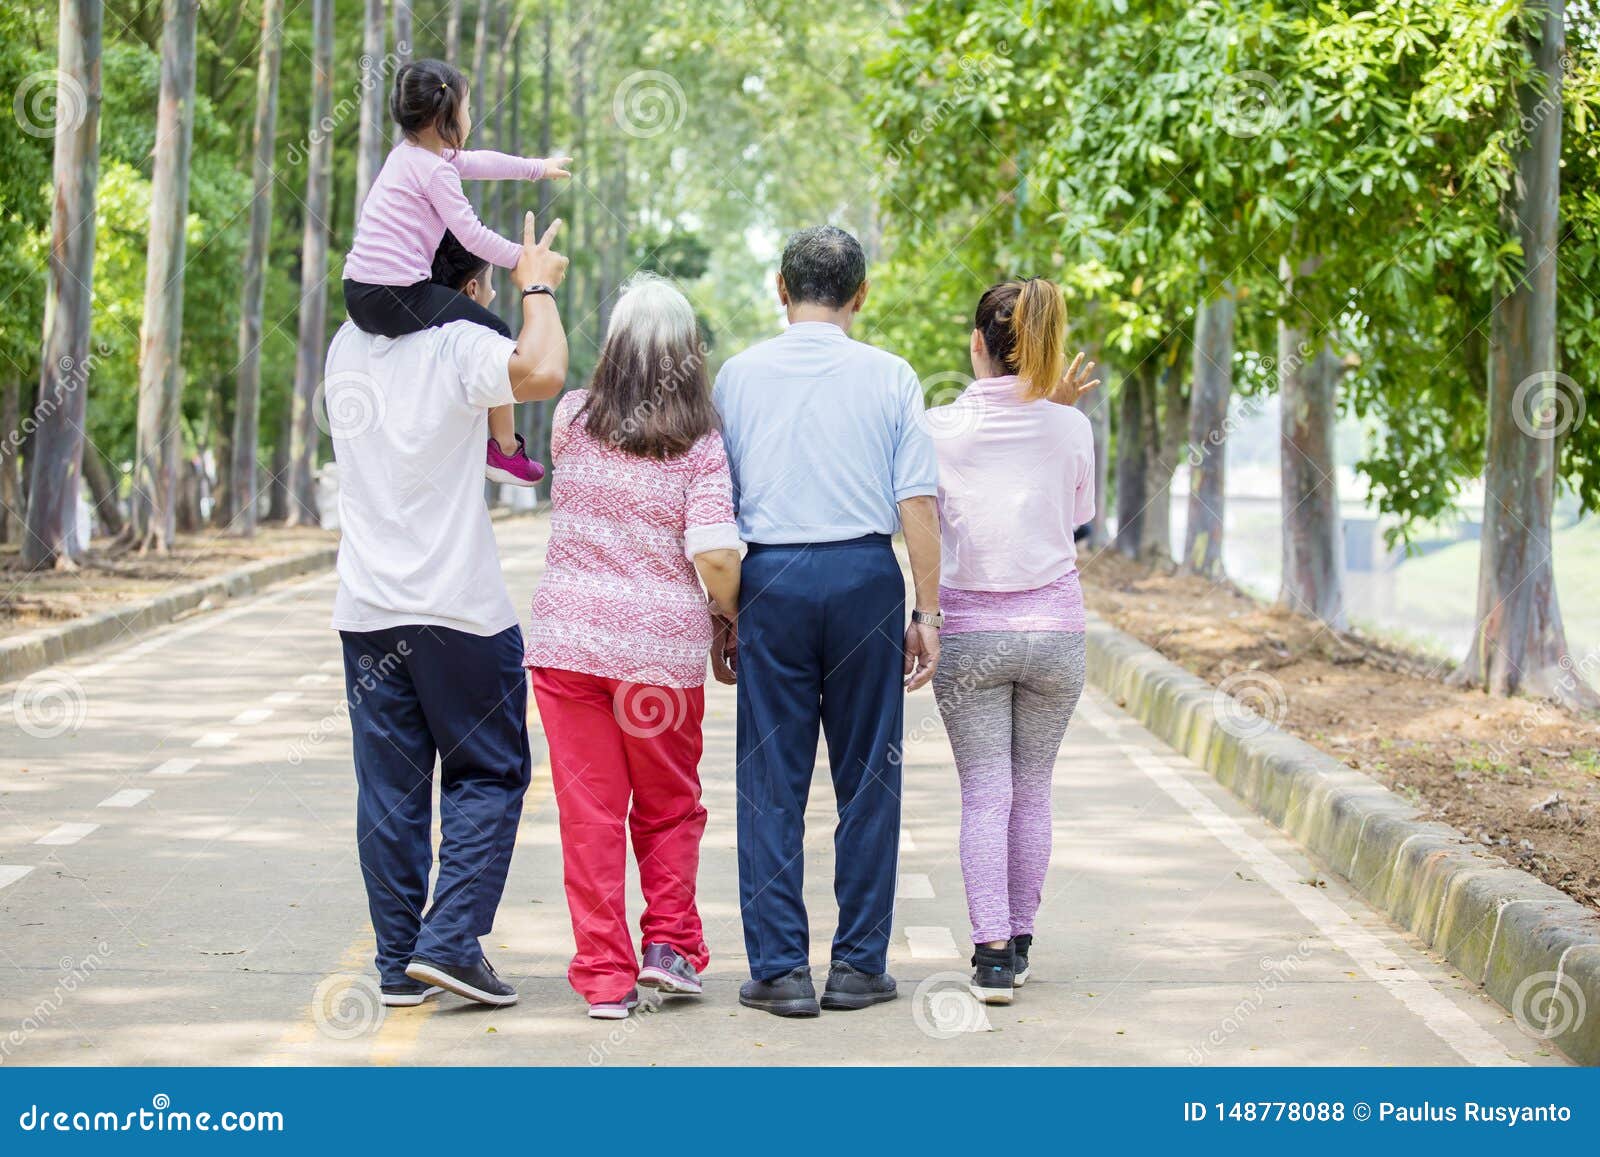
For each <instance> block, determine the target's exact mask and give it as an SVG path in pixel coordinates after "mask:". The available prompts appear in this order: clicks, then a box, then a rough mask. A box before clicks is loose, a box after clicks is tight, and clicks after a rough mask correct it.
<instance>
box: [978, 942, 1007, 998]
mask: <svg viewBox="0 0 1600 1157" xmlns="http://www.w3.org/2000/svg"><path fill="white" fill-rule="evenodd" d="M1015 964H1016V959H1015V957H1014V956H1013V955H1012V946H1011V942H1010V941H1007V942H1006V946H1005V947H1004V948H988V947H986V946H984V945H982V944H979V945H977V946H976V947H975V948H974V949H973V951H972V995H973V996H975V997H977V998H978V999H979V1000H981V1001H982V1002H983V1003H984V1004H1010V1003H1011V988H1012V985H1013V984H1014V983H1015V976H1016V972H1015V968H1014V966H1015Z"/></svg>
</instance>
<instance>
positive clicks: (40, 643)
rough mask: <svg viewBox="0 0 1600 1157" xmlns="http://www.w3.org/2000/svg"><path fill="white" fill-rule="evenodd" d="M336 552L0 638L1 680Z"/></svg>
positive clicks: (243, 570) (306, 555)
mask: <svg viewBox="0 0 1600 1157" xmlns="http://www.w3.org/2000/svg"><path fill="white" fill-rule="evenodd" d="M338 552H339V548H338V546H336V545H334V546H324V547H318V548H317V549H316V550H309V551H305V552H303V553H301V554H293V555H288V556H287V557H284V558H269V559H262V560H261V561H260V562H253V563H251V564H250V565H249V566H244V567H240V568H239V569H238V570H233V571H228V572H227V573H226V574H220V575H215V576H214V577H212V578H208V579H201V580H199V581H198V582H192V583H185V584H184V585H183V586H180V587H174V588H173V589H172V590H170V591H168V592H167V593H166V594H164V595H157V596H156V597H155V598H152V599H143V600H141V601H139V602H135V603H128V604H127V605H126V606H122V607H118V608H117V609H116V610H113V611H102V612H101V613H100V614H97V615H89V616H87V617H85V618H81V619H74V620H72V621H71V622H69V623H65V624H63V625H62V626H59V627H42V628H40V629H39V630H36V631H29V632H28V633H27V634H24V635H18V636H16V637H15V638H12V639H6V640H4V641H0V682H10V681H11V680H13V679H20V678H22V677H23V676H25V675H28V674H30V673H32V672H34V671H37V670H39V669H40V668H43V667H49V666H51V665H52V664H55V663H60V662H63V661H64V660H66V659H71V658H74V657H75V656H77V655H81V654H83V653H84V652H85V651H88V650H92V649H93V648H95V647H103V646H105V645H106V644H108V643H114V642H117V641H118V640H119V639H125V638H131V637H132V636H135V635H142V634H144V633H146V632H148V631H152V630H155V629H156V628H157V627H163V626H166V625H167V624H169V623H171V622H173V621H174V620H175V619H177V618H179V617H180V616H181V615H184V614H186V613H188V612H189V611H192V610H194V609H196V608H197V607H199V606H200V604H201V603H203V602H205V601H206V600H207V599H213V600H221V599H237V598H242V597H244V596H245V595H253V594H259V593H260V592H262V591H264V590H266V588H268V587H270V586H272V585H273V584H275V583H280V582H282V581H284V580H285V579H290V578H297V577H298V576H300V575H304V574H311V573H313V572H315V571H321V570H326V569H328V568H329V567H331V566H332V565H333V563H334V559H335V558H336V557H337V555H338Z"/></svg>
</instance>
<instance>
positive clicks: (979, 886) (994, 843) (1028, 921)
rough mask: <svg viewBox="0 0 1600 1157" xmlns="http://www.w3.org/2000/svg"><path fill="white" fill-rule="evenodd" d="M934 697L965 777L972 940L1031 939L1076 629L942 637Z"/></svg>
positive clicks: (1079, 638) (1072, 691) (1046, 857)
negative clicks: (1023, 936)
mask: <svg viewBox="0 0 1600 1157" xmlns="http://www.w3.org/2000/svg"><path fill="white" fill-rule="evenodd" d="M940 650H941V654H940V658H939V667H938V670H937V671H936V672H935V673H934V676H933V693H934V698H935V699H936V700H937V701H938V704H939V714H940V715H941V716H942V717H943V718H944V727H945V731H946V732H947V733H948V734H949V736H950V747H951V749H952V750H953V751H954V752H955V757H956V773H957V774H958V775H959V776H960V777H961V874H962V875H963V876H964V877H965V878H966V884H967V913H968V915H969V916H970V917H971V919H972V941H973V943H974V944H983V943H987V942H989V941H994V940H1009V939H1010V938H1011V937H1013V936H1022V935H1032V934H1033V917H1034V914H1035V913H1036V912H1038V910H1039V897H1040V894H1041V892H1042V891H1043V889H1044V876H1045V869H1046V868H1047V867H1049V864H1050V827H1051V821H1050V779H1051V773H1052V771H1053V770H1054V768H1055V762H1056V753H1057V752H1058V751H1059V750H1060V749H1061V738H1062V736H1063V735H1065V734H1066V731H1067V723H1068V721H1070V720H1071V718H1072V711H1073V708H1074V707H1076V706H1077V704H1078V696H1079V695H1081V694H1082V693H1083V676H1084V637H1083V634H1082V633H1081V632H1077V631H973V632H970V633H963V634H955V635H949V636H947V637H946V638H945V639H944V640H942V645H941V648H940Z"/></svg>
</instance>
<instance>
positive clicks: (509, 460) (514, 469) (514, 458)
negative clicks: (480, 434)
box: [483, 434, 544, 486]
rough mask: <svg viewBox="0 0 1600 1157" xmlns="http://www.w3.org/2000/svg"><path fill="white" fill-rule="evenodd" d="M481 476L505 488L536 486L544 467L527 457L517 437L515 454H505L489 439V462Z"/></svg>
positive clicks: (519, 438)
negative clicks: (503, 484) (502, 483)
mask: <svg viewBox="0 0 1600 1157" xmlns="http://www.w3.org/2000/svg"><path fill="white" fill-rule="evenodd" d="M483 476H484V477H485V478H487V479H488V480H489V481H490V482H504V483H505V484H506V485H507V486H537V485H538V484H539V479H541V478H543V477H544V467H543V466H541V465H539V464H538V463H537V462H535V461H534V460H533V459H532V458H529V457H528V448H527V446H526V445H525V444H524V443H523V441H522V435H521V434H518V435H517V452H516V453H515V454H507V453H506V452H505V451H504V450H502V449H500V443H498V442H496V441H495V440H494V439H493V438H490V439H489V461H488V462H487V463H486V464H485V465H484V468H483Z"/></svg>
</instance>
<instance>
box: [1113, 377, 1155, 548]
mask: <svg viewBox="0 0 1600 1157" xmlns="http://www.w3.org/2000/svg"><path fill="white" fill-rule="evenodd" d="M1153 373H1154V371H1153V370H1152V368H1151V367H1150V366H1149V365H1148V363H1146V362H1141V363H1140V364H1139V365H1138V366H1137V367H1136V368H1135V369H1134V371H1133V373H1131V374H1129V375H1127V376H1125V377H1124V378H1123V379H1122V389H1121V391H1120V393H1119V394H1118V395H1117V430H1116V432H1117V533H1116V537H1114V538H1113V539H1112V540H1111V545H1112V546H1114V547H1115V548H1116V550H1117V553H1119V554H1124V555H1127V556H1128V557H1129V558H1137V557H1138V556H1139V549H1140V546H1141V544H1142V541H1143V538H1144V511H1145V501H1144V492H1145V465H1146V463H1145V451H1146V449H1147V440H1146V438H1145V434H1144V426H1145V417H1144V409H1145V405H1144V403H1145V396H1146V394H1147V393H1148V392H1149V391H1148V390H1147V388H1146V379H1147V378H1149V377H1150V376H1151V375H1152V374H1153Z"/></svg>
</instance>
